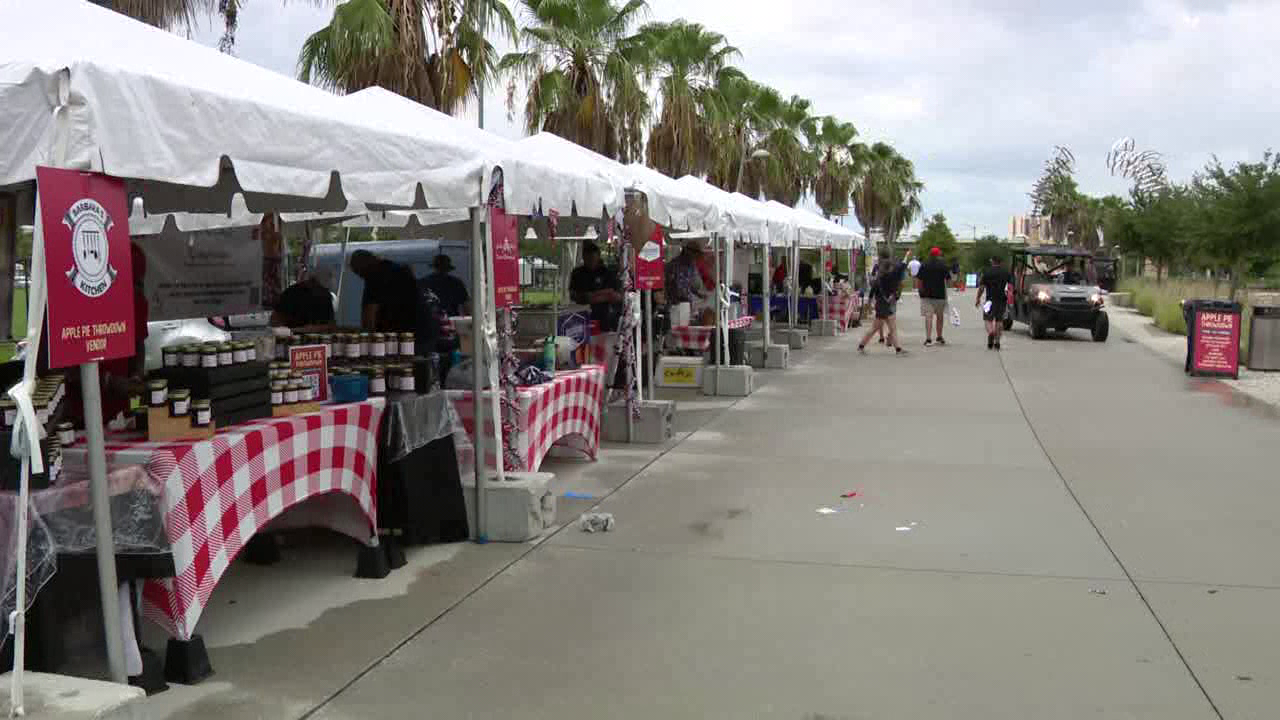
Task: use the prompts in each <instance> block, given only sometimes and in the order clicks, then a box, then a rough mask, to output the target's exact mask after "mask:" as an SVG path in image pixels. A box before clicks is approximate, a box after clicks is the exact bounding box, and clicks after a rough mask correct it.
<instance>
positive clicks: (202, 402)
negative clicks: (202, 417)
mask: <svg viewBox="0 0 1280 720" xmlns="http://www.w3.org/2000/svg"><path fill="white" fill-rule="evenodd" d="M209 404H210V403H209V401H208V400H195V401H192V403H191V406H192V407H196V408H201V409H203V408H207V407H209Z"/></svg>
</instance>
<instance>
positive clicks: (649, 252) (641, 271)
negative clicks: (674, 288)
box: [636, 226, 662, 290]
mask: <svg viewBox="0 0 1280 720" xmlns="http://www.w3.org/2000/svg"><path fill="white" fill-rule="evenodd" d="M636 287H637V288H639V289H641V290H661V289H662V228H660V227H656V226H655V227H654V228H653V234H652V235H650V236H649V241H648V242H646V243H645V244H644V246H643V247H641V248H640V252H639V254H638V255H637V256H636Z"/></svg>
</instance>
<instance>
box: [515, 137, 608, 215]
mask: <svg viewBox="0 0 1280 720" xmlns="http://www.w3.org/2000/svg"><path fill="white" fill-rule="evenodd" d="M512 145H513V146H514V147H513V148H509V149H508V150H507V154H506V155H505V156H504V157H503V158H502V160H501V162H502V165H503V178H504V179H505V180H506V181H507V184H508V186H509V187H508V188H507V203H508V205H509V206H514V207H516V208H520V207H529V206H531V205H530V203H532V202H536V201H537V199H539V198H540V194H539V188H538V185H540V184H546V183H554V182H558V181H559V180H558V179H557V178H554V177H552V176H548V177H545V178H544V179H542V181H541V182H540V183H539V182H525V181H523V180H522V179H521V178H520V177H519V173H520V168H522V167H524V168H526V169H529V168H533V167H539V166H541V167H546V168H555V169H556V170H558V171H567V172H571V173H574V174H575V175H581V176H589V177H595V178H599V179H601V180H602V181H604V182H607V183H609V187H610V188H611V192H610V195H609V197H608V198H601V199H602V201H603V202H602V203H601V205H602V206H603V208H604V212H605V213H606V214H607V215H609V216H613V215H614V214H616V213H617V212H618V210H620V209H622V206H623V202H624V200H625V192H626V189H627V187H628V185H630V173H628V172H627V169H626V166H624V165H622V164H621V163H618V162H616V161H614V160H610V159H609V158H606V157H604V156H603V155H598V154H596V153H594V152H592V151H590V150H588V149H586V148H584V147H582V146H581V145H578V144H577V143H572V142H569V141H568V140H565V139H564V138H562V137H559V136H558V135H553V134H551V133H547V132H542V133H538V134H537V135H533V136H531V137H527V138H524V139H523V140H518V141H516V142H514V143H512ZM508 165H510V166H511V167H512V168H513V170H515V171H516V173H517V174H516V175H511V174H508V172H507V166H508ZM528 180H529V181H535V180H538V178H537V177H536V176H534V175H533V174H532V173H530V175H529V177H528ZM549 209H550V208H544V210H549ZM557 209H558V210H562V211H563V210H564V208H557ZM597 212H599V208H596V207H592V208H590V209H588V208H585V207H579V208H578V214H579V215H580V216H582V217H594V216H596V213H597Z"/></svg>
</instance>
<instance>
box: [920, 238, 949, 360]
mask: <svg viewBox="0 0 1280 720" xmlns="http://www.w3.org/2000/svg"><path fill="white" fill-rule="evenodd" d="M950 279H951V270H950V269H948V268H947V264H946V263H945V262H943V261H942V251H941V250H939V249H938V248H936V247H935V248H930V249H929V259H928V260H927V261H925V263H924V264H923V265H921V266H920V272H919V273H917V274H916V290H918V291H919V292H920V315H921V316H923V317H924V344H925V346H926V347H928V346H929V345H932V344H933V341H934V337H935V336H934V329H933V326H934V325H935V324H936V325H937V326H938V333H937V339H938V344H939V345H946V344H947V341H946V340H944V339H943V338H942V327H943V325H944V324H945V323H946V318H947V281H948V280H950Z"/></svg>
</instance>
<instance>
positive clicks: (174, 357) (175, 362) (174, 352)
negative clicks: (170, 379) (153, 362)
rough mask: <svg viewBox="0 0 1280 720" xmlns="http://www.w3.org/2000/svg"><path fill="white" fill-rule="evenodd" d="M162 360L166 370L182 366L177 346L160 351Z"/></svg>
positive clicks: (180, 353) (180, 350)
mask: <svg viewBox="0 0 1280 720" xmlns="http://www.w3.org/2000/svg"><path fill="white" fill-rule="evenodd" d="M160 354H161V356H163V358H164V366H165V367H167V368H175V367H181V366H182V348H181V347H179V346H177V345H170V346H169V347H167V348H164V349H163V350H161V351H160Z"/></svg>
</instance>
